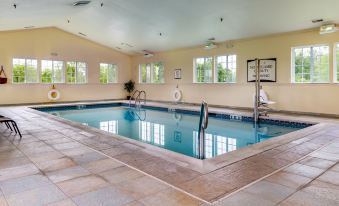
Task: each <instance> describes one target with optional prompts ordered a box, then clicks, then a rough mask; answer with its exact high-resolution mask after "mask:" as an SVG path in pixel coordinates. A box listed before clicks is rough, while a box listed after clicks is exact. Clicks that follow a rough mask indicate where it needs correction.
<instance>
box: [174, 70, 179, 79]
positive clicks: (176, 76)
mask: <svg viewBox="0 0 339 206" xmlns="http://www.w3.org/2000/svg"><path fill="white" fill-rule="evenodd" d="M174 79H181V69H175V70H174Z"/></svg>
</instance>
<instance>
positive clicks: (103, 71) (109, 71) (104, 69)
mask: <svg viewBox="0 0 339 206" xmlns="http://www.w3.org/2000/svg"><path fill="white" fill-rule="evenodd" d="M117 72H118V67H117V65H115V64H103V63H101V64H100V83H102V84H107V83H117V81H118V76H117Z"/></svg>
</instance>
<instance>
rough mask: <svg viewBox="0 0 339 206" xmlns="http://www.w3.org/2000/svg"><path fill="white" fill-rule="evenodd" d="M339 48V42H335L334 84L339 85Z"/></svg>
mask: <svg viewBox="0 0 339 206" xmlns="http://www.w3.org/2000/svg"><path fill="white" fill-rule="evenodd" d="M337 46H339V42H335V43H334V46H333V82H334V83H335V84H338V83H339V81H338V78H337V75H338V74H339V72H338V65H337V64H338V63H339V62H338V60H337V52H339V49H338V48H337Z"/></svg>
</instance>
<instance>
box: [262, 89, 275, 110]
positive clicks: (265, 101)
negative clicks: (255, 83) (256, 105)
mask: <svg viewBox="0 0 339 206" xmlns="http://www.w3.org/2000/svg"><path fill="white" fill-rule="evenodd" d="M275 103H276V102H273V101H270V100H269V99H268V96H267V94H266V92H265V91H264V90H263V89H260V104H261V105H263V106H268V105H272V104H275Z"/></svg>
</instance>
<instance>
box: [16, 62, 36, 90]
mask: <svg viewBox="0 0 339 206" xmlns="http://www.w3.org/2000/svg"><path fill="white" fill-rule="evenodd" d="M14 59H23V60H25V82H14V78H13V76H14ZM27 60H35V61H36V62H37V63H36V66H37V68H36V69H37V82H26V80H27V72H26V69H27ZM12 83H13V84H39V83H40V71H39V61H38V59H35V58H16V57H15V58H12Z"/></svg>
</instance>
